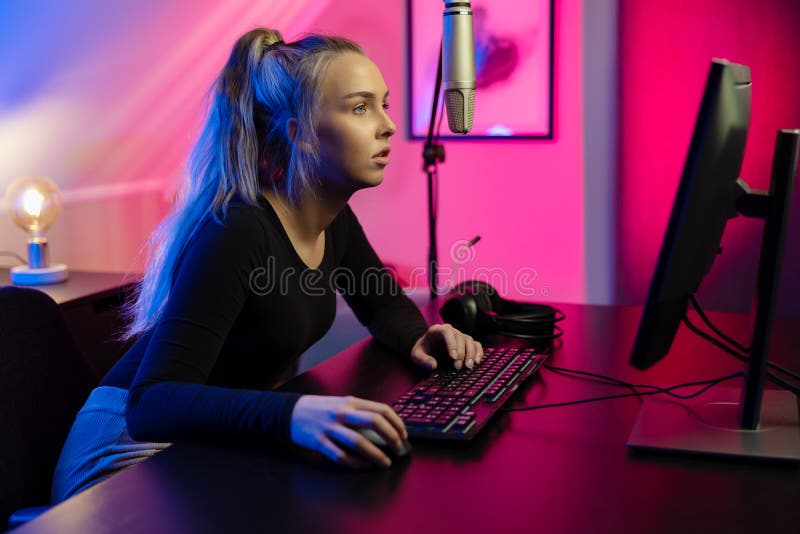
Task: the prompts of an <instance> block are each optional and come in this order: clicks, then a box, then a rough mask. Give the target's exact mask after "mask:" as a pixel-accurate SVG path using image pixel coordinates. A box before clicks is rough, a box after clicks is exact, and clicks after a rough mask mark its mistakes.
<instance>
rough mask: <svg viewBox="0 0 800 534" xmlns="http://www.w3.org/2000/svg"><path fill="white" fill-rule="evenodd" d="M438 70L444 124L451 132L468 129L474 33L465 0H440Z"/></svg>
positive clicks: (472, 104)
mask: <svg viewBox="0 0 800 534" xmlns="http://www.w3.org/2000/svg"><path fill="white" fill-rule="evenodd" d="M443 19H444V30H443V32H442V71H443V80H442V81H443V83H444V100H445V107H446V108H447V124H448V126H449V127H450V131H451V132H453V133H462V134H465V133H467V132H469V131H470V130H471V129H472V119H473V115H474V113H475V34H474V32H473V29H472V8H471V7H470V5H469V0H444V17H443Z"/></svg>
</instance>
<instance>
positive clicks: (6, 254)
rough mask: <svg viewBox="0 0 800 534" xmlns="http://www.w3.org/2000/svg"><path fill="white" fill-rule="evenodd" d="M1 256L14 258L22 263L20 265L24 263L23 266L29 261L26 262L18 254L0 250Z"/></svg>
mask: <svg viewBox="0 0 800 534" xmlns="http://www.w3.org/2000/svg"><path fill="white" fill-rule="evenodd" d="M0 256H10V257H12V258H16V259H17V261H18V262H20V263H23V264H25V263H28V262H27V261H25V258H23V257H22V256H20V255H19V254H17V253H16V252H6V251H5V250H0Z"/></svg>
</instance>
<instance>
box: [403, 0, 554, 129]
mask: <svg viewBox="0 0 800 534" xmlns="http://www.w3.org/2000/svg"><path fill="white" fill-rule="evenodd" d="M406 2H407V13H406V15H407V22H408V24H407V30H406V42H407V47H408V59H407V66H408V77H407V80H408V91H407V93H406V94H407V95H408V97H407V98H408V102H407V104H408V105H407V107H406V109H407V110H408V117H407V119H408V121H407V124H408V128H409V130H410V131H409V132H408V134H409V138H411V139H424V138H425V136H426V134H427V133H428V124H429V122H430V116H431V105H432V104H433V90H434V88H433V85H434V83H435V82H436V71H437V62H438V60H439V48H440V46H441V40H442V12H443V10H444V2H443V1H441V0H406ZM553 4H554V0H472V2H471V6H472V13H473V25H474V28H475V67H476V90H475V119H474V123H473V128H472V131H470V133H468V134H466V135H460V134H453V133H451V132H450V130H449V129H448V128H447V125H446V124H443V125H442V127H441V132H442V135H441V137H442V138H446V139H497V138H501V139H503V138H517V139H519V138H522V139H552V137H553ZM442 101H443V99H442V97H441V94H440V97H439V105H440V106H441V105H442ZM439 113H442V110H440V111H439ZM443 122H445V123H446V119H445V120H443Z"/></svg>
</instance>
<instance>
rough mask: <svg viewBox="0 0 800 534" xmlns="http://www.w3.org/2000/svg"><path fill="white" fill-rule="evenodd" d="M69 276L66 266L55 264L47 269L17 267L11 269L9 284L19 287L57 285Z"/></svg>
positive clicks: (25, 266)
mask: <svg viewBox="0 0 800 534" xmlns="http://www.w3.org/2000/svg"><path fill="white" fill-rule="evenodd" d="M68 276H69V271H67V266H66V265H64V264H63V263H57V264H56V265H51V266H49V267H42V268H40V269H31V268H30V267H28V266H27V265H18V266H16V267H12V268H11V283H12V284H15V285H19V286H38V285H43V284H57V283H59V282H63V281H64V280H66V279H67V277H68Z"/></svg>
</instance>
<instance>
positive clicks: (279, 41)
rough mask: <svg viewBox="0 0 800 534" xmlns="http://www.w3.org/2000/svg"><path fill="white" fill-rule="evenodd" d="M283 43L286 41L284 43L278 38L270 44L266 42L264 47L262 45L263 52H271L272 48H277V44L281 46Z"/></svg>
mask: <svg viewBox="0 0 800 534" xmlns="http://www.w3.org/2000/svg"><path fill="white" fill-rule="evenodd" d="M284 44H286V43H284V42H283V41H281V40H280V39H279V40H277V41H275V42H274V43H272V44H268V45H267V46H265V47H264V51H265V52H271V51H272V50H274V49H276V48H278V47H279V46H281V45H284Z"/></svg>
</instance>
